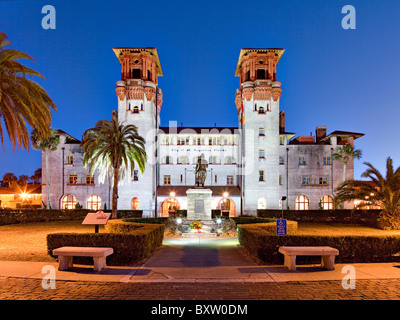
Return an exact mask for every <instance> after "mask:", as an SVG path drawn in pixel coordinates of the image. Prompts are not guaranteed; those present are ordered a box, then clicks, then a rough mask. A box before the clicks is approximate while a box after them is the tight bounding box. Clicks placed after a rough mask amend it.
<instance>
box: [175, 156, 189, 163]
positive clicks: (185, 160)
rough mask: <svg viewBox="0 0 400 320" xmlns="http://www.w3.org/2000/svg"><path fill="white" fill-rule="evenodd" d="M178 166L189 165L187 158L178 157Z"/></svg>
mask: <svg viewBox="0 0 400 320" xmlns="http://www.w3.org/2000/svg"><path fill="white" fill-rule="evenodd" d="M178 164H189V159H188V157H187V156H180V157H179V158H178Z"/></svg>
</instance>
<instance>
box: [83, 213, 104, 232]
mask: <svg viewBox="0 0 400 320" xmlns="http://www.w3.org/2000/svg"><path fill="white" fill-rule="evenodd" d="M110 216H111V212H109V213H104V212H103V211H97V212H89V213H88V214H87V215H86V217H85V219H84V220H83V222H82V224H92V225H94V233H98V232H99V225H106V224H107V222H108V219H110Z"/></svg>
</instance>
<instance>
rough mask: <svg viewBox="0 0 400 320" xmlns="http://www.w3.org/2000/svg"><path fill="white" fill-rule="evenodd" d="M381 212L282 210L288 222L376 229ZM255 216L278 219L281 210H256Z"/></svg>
mask: <svg viewBox="0 0 400 320" xmlns="http://www.w3.org/2000/svg"><path fill="white" fill-rule="evenodd" d="M380 212H381V210H347V209H337V210H283V217H284V218H285V219H288V220H293V221H299V222H315V223H350V224H362V225H367V226H371V227H378V226H379V225H378V218H379V214H380ZM257 216H258V217H262V218H278V217H281V216H282V210H270V209H258V210H257Z"/></svg>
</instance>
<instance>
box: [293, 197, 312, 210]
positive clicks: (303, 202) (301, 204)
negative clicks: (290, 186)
mask: <svg viewBox="0 0 400 320" xmlns="http://www.w3.org/2000/svg"><path fill="white" fill-rule="evenodd" d="M308 205H309V201H308V198H307V197H306V196H298V197H297V198H296V207H295V209H296V210H308Z"/></svg>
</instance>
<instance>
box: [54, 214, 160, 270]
mask: <svg viewBox="0 0 400 320" xmlns="http://www.w3.org/2000/svg"><path fill="white" fill-rule="evenodd" d="M108 223H111V224H110V226H111V225H112V227H110V229H109V230H110V231H112V232H106V233H52V234H48V235H47V251H48V254H49V255H51V256H52V257H54V256H53V254H52V252H53V250H54V249H56V248H60V247H63V246H74V247H111V248H113V249H114V253H113V254H112V255H110V256H108V257H107V264H108V265H132V264H137V263H140V262H141V261H143V260H144V259H146V258H148V257H149V256H150V255H151V253H152V252H153V251H154V250H155V249H157V248H158V247H159V246H161V244H162V241H163V238H164V225H162V224H137V225H136V226H133V224H132V225H130V227H129V230H128V229H125V228H123V227H120V228H118V227H116V225H117V224H118V223H121V222H120V221H117V220H111V221H109V222H108ZM108 223H107V225H108ZM122 231H123V232H122ZM74 262H75V263H78V264H93V259H92V258H88V257H74Z"/></svg>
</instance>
